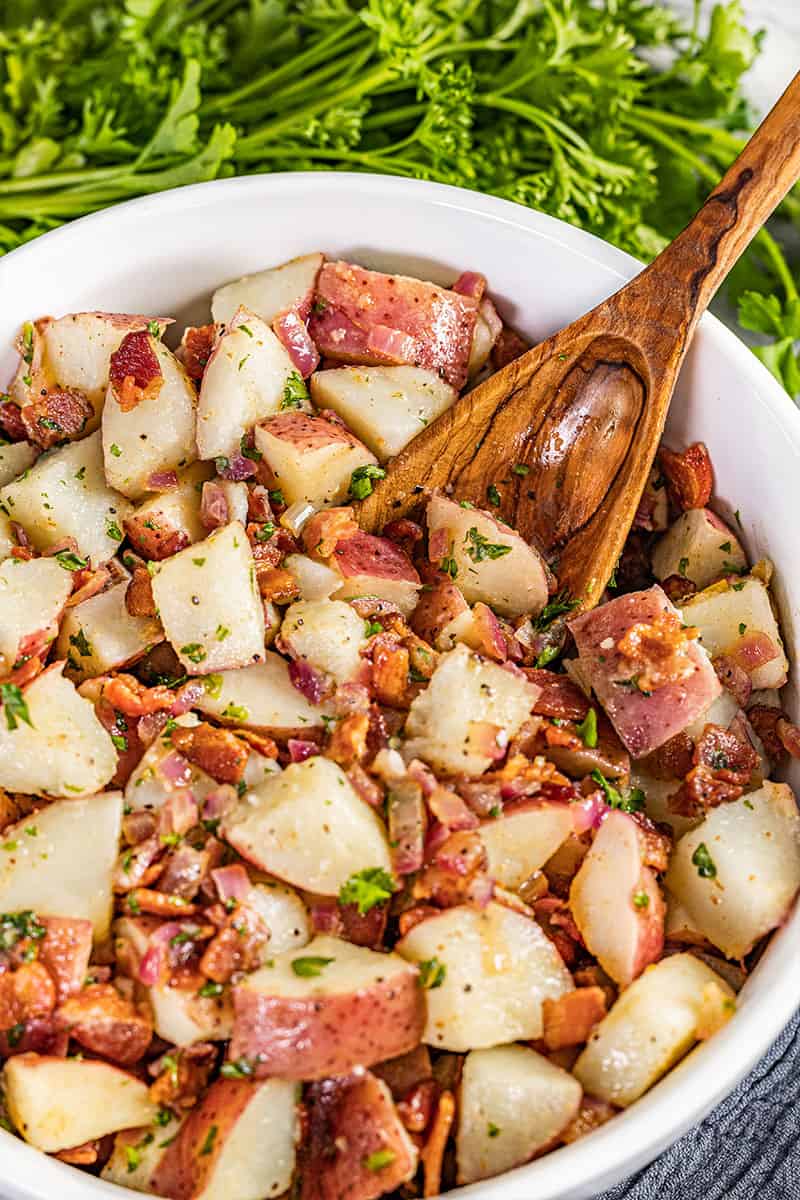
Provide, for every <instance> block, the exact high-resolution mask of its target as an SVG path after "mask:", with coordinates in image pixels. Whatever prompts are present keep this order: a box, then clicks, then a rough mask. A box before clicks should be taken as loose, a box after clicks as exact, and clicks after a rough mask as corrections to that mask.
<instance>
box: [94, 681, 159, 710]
mask: <svg viewBox="0 0 800 1200" xmlns="http://www.w3.org/2000/svg"><path fill="white" fill-rule="evenodd" d="M92 682H94V683H96V682H98V681H97V680H93V681H92ZM100 682H102V696H103V699H104V700H107V701H108V703H109V704H110V705H111V706H112V708H116V709H117V710H118V711H119V712H121V713H124V714H125V716H126V717H144V716H146V715H148V714H150V713H156V712H166V711H168V710H169V709H171V708H172V706H173V704H174V703H175V693H174V692H173V691H171V690H170V688H168V687H164V686H163V684H157V685H156V686H155V687H151V688H149V687H145V685H144V684H143V683H140V682H139V680H138V679H137V678H136V676H135V675H127V674H125V673H124V672H120V674H118V675H112V676H107V675H106V676H103V677H102V678H101V680H100Z"/></svg>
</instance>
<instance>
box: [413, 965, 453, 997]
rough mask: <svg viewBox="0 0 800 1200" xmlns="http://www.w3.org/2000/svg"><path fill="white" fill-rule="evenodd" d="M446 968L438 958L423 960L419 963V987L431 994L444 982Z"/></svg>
mask: <svg viewBox="0 0 800 1200" xmlns="http://www.w3.org/2000/svg"><path fill="white" fill-rule="evenodd" d="M446 975H447V967H446V966H445V964H444V963H442V962H439V960H438V958H436V957H434V958H425V959H423V960H422V962H421V963H419V982H420V986H421V987H424V988H425V990H426V991H429V992H433V991H435V990H436V988H440V987H441V986H442V984H443V983H444V981H445V976H446Z"/></svg>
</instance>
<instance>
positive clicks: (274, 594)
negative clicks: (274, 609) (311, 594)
mask: <svg viewBox="0 0 800 1200" xmlns="http://www.w3.org/2000/svg"><path fill="white" fill-rule="evenodd" d="M256 582H257V583H258V590H259V592H260V593H261V598H262V600H271V601H272V602H273V604H291V603H292V601H293V600H296V599H297V598H298V596H299V595H300V586H299V584H298V582H297V580H296V579H295V577H294V575H293V574H292V573H291V571H287V570H286V568H285V567H271V566H269V565H267V564H265V563H263V562H257V563H256Z"/></svg>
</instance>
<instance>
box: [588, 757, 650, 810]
mask: <svg viewBox="0 0 800 1200" xmlns="http://www.w3.org/2000/svg"><path fill="white" fill-rule="evenodd" d="M591 777H592V779H593V780H594V781H595V783H599V784H600V787H601V788H602V789H603V792H604V794H605V798H606V804H607V805H608V806H609V808H619V809H621V811H622V812H627V813H635V812H641V811H642V810H643V808H644V792H643V791H642V789H641V788H637V787H633V788H629V789H628V791H627V792H625V793H623V792H621V791H620V790H619V788H615V787H614V785H613V784H612V783H609V781H608V780H607V779H606V777H605V775H604V774H603V772H602V771H601V770H599V768H597V767H595V769H594V770H593V771H592V773H591Z"/></svg>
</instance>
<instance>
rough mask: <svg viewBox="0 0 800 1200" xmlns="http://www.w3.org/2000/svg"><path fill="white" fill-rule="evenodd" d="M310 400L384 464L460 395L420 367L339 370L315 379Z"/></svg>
mask: <svg viewBox="0 0 800 1200" xmlns="http://www.w3.org/2000/svg"><path fill="white" fill-rule="evenodd" d="M311 395H312V398H313V400H314V403H315V404H316V406H317V408H332V409H333V411H334V412H336V413H338V414H339V416H340V417H341V418H342V420H343V421H344V423H345V424H346V425H347V427H348V429H352V431H353V433H355V434H356V436H357V437H360V438H361V440H362V442H364V444H365V445H366V446H368V447H369V448H370V450H371V451H372V452H373V454H376V455H377V456H378V460H379V461H380V462H382V463H385V462H386V461H387V460H388V459H390V458H393V457H394V455H395V454H399V453H400V451H401V450H403V449H404V448H405V447H406V446H407V445H408V443H409V442H410V441H411V440H412V438H415V437H416V436H417V434H418V433H421V432H422V430H423V429H424V428H425V426H426V425H429V424H430V422H431V421H433V420H435V419H436V417H438V416H440V415H441V413H443V412H444V411H445V409H448V408H449V407H450V405H451V404H452V403H453V401H454V400H455V398H456V395H457V393H456V391H455V388H452V387H450V385H449V384H448V383H445V381H444V380H443V379H440V378H439V376H438V375H435V374H434V373H433V372H432V371H424V370H423V369H422V368H421V367H340V368H339V369H337V370H330V371H317V372H316V373H315V374H314V375H312V376H311Z"/></svg>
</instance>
